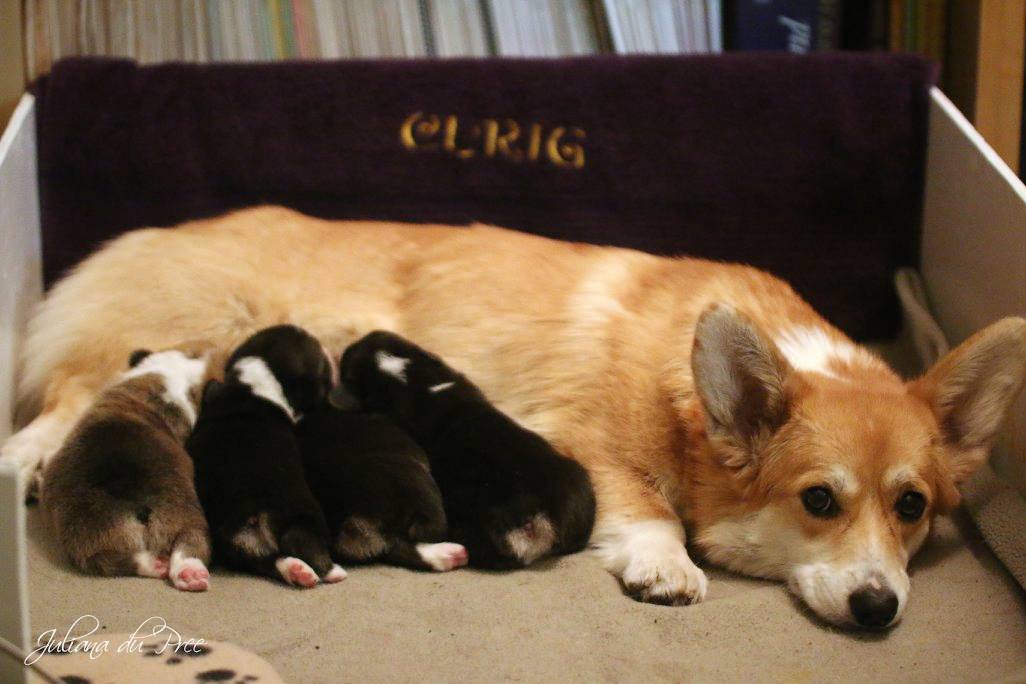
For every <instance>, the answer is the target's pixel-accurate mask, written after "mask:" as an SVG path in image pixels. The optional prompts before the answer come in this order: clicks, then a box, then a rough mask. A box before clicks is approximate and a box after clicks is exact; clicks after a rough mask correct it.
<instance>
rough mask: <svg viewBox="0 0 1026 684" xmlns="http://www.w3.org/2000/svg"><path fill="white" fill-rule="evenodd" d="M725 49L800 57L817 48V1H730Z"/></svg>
mask: <svg viewBox="0 0 1026 684" xmlns="http://www.w3.org/2000/svg"><path fill="white" fill-rule="evenodd" d="M728 4H729V14H728V16H727V26H728V29H727V30H728V35H729V41H728V44H729V49H732V50H746V51H754V50H773V51H786V52H794V53H798V54H803V53H806V52H811V51H812V50H814V49H816V48H817V46H819V40H818V29H819V25H820V2H819V0H733V2H730V3H728Z"/></svg>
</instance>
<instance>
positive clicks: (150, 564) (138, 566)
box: [133, 551, 168, 579]
mask: <svg viewBox="0 0 1026 684" xmlns="http://www.w3.org/2000/svg"><path fill="white" fill-rule="evenodd" d="M133 560H135V572H136V574H137V575H139V576H140V577H155V578H157V579H167V573H168V563H167V560H166V559H164V558H157V557H156V556H154V555H153V554H152V553H150V552H149V551H140V552H139V553H137V554H135V556H133Z"/></svg>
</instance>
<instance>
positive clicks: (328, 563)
mask: <svg viewBox="0 0 1026 684" xmlns="http://www.w3.org/2000/svg"><path fill="white" fill-rule="evenodd" d="M279 547H280V549H281V555H280V556H279V557H278V558H277V559H276V560H275V568H276V569H277V571H278V574H279V575H280V576H281V578H282V579H283V580H285V582H287V583H288V584H291V585H294V586H298V587H304V588H309V587H312V586H314V585H316V584H317V582H318V581H321V582H325V583H327V584H334V583H336V582H341V581H342V580H344V579H345V578H346V571H345V570H343V569H342V567H341V566H339V565H336V564H335V562H334V561H332V560H331V555H330V554H329V553H328V547H327V546H326V545H325V544H324V542H323V541H322V540H321V539H320V538H319V537H318V535H316V534H314V533H313V531H311V530H309V529H307V528H306V527H303V526H300V525H294V526H292V527H290V528H289V529H287V530H285V531H284V532H283V533H282V535H281V543H280V544H279Z"/></svg>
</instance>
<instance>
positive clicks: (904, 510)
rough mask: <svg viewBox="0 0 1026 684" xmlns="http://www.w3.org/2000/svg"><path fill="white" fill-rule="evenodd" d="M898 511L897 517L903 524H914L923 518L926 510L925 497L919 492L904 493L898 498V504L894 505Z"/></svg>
mask: <svg viewBox="0 0 1026 684" xmlns="http://www.w3.org/2000/svg"><path fill="white" fill-rule="evenodd" d="M894 509H895V510H896V511H898V517H899V518H901V519H902V520H904V521H905V522H910V523H911V522H915V521H916V520H919V519H920V518H921V517H923V511H925V510H926V497H925V496H923V495H922V494H920V493H919V492H905V493H904V494H902V495H901V496H900V497H898V503H896V504H895V505H894Z"/></svg>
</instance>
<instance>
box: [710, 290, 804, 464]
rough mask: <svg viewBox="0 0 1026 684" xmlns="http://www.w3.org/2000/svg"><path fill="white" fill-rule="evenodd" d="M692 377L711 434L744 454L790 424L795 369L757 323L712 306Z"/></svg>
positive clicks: (729, 310)
mask: <svg viewBox="0 0 1026 684" xmlns="http://www.w3.org/2000/svg"><path fill="white" fill-rule="evenodd" d="M691 374H692V376H693V377H694V380H695V389H696V390H697V391H698V396H699V398H700V399H701V401H702V406H703V407H704V408H705V413H706V415H707V416H708V419H709V430H710V434H711V435H713V436H720V437H725V438H728V439H731V440H732V441H734V442H735V443H738V444H739V446H741V447H742V451H743V452H749V450H750V449H751V447H752V446H754V444H755V442H756V441H757V440H758V439H760V438H761V437H763V436H765V435H768V434H771V433H772V432H774V431H775V430H776V429H777V428H778V427H780V426H781V425H782V424H783V423H784V422H785V421H786V420H787V415H788V410H789V398H788V391H787V379H788V377H789V375H790V374H791V367H790V365H789V364H788V363H787V361H786V360H785V359H784V358H783V357H782V356H781V355H780V352H779V351H778V350H777V348H776V346H775V345H774V344H773V343H772V342H770V341H769V340H768V339H767V338H766V337H765V336H764V335H763V333H762V332H761V331H760V330H759V329H758V327H757V326H756V325H755V323H753V322H752V321H751V320H749V319H748V318H747V317H746V316H744V315H743V314H741V313H740V312H738V311H736V310H735V309H734V308H732V307H730V306H726V305H723V304H713V305H712V306H710V307H708V308H706V309H705V311H703V312H702V315H701V316H699V319H698V323H697V324H696V326H695V340H694V347H693V349H692V352H691ZM746 456H747V453H746V454H745V455H742V456H741V458H740V459H739V460H741V461H746V460H747V459H746Z"/></svg>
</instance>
